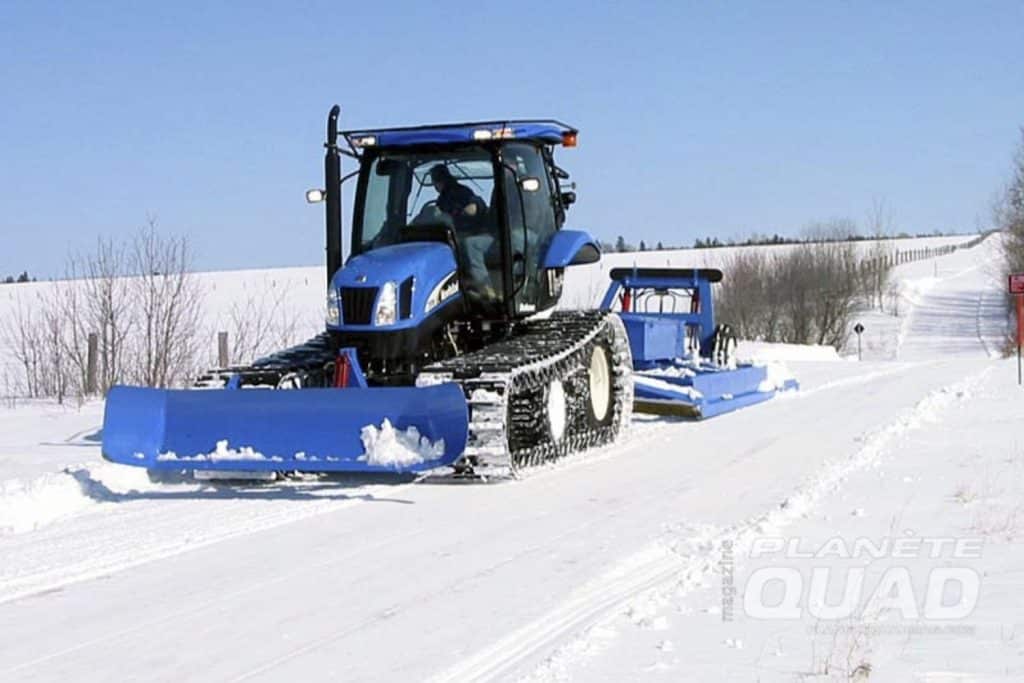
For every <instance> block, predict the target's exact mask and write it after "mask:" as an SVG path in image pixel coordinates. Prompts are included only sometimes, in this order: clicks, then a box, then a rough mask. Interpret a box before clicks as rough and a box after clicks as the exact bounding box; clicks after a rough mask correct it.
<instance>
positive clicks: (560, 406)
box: [546, 379, 569, 443]
mask: <svg viewBox="0 0 1024 683" xmlns="http://www.w3.org/2000/svg"><path fill="white" fill-rule="evenodd" d="M547 394H548V398H547V406H546V407H547V416H548V430H549V431H550V433H551V440H552V441H554V442H555V443H558V442H559V441H561V440H562V437H564V436H565V428H566V426H567V425H568V422H569V405H568V403H567V402H566V397H565V387H564V386H563V385H562V382H561V381H559V380H557V379H556V380H552V382H551V384H550V385H549V386H548V391H547Z"/></svg>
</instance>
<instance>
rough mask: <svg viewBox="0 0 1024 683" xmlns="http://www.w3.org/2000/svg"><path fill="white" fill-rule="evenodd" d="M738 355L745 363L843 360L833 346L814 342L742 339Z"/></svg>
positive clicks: (737, 350)
mask: <svg viewBox="0 0 1024 683" xmlns="http://www.w3.org/2000/svg"><path fill="white" fill-rule="evenodd" d="M736 357H737V358H738V359H739V360H740V361H741V362H744V363H758V364H762V363H770V362H773V361H837V360H842V358H840V356H839V354H838V353H837V352H836V350H835V349H834V348H833V347H831V346H816V345H813V344H777V343H772V342H761V341H746V340H744V341H741V342H740V343H739V345H738V347H737V349H736Z"/></svg>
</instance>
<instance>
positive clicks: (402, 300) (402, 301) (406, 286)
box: [398, 277, 414, 320]
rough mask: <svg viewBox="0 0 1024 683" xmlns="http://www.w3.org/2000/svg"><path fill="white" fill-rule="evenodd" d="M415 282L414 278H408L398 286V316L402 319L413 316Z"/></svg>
mask: <svg viewBox="0 0 1024 683" xmlns="http://www.w3.org/2000/svg"><path fill="white" fill-rule="evenodd" d="M413 282H414V280H413V278H411V277H409V278H406V279H405V282H403V283H402V286H401V287H399V288H398V317H399V318H401V319H402V320H406V319H407V318H410V317H412V288H413Z"/></svg>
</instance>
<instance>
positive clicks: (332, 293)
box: [326, 287, 341, 327]
mask: <svg viewBox="0 0 1024 683" xmlns="http://www.w3.org/2000/svg"><path fill="white" fill-rule="evenodd" d="M326 320H327V324H328V325H333V326H335V327H337V326H338V325H340V324H341V300H340V299H339V298H338V290H336V289H335V288H334V287H328V288H327V316H326Z"/></svg>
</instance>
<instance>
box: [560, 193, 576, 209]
mask: <svg viewBox="0 0 1024 683" xmlns="http://www.w3.org/2000/svg"><path fill="white" fill-rule="evenodd" d="M575 203H576V193H575V192H563V193H562V204H563V205H564V206H572V205H573V204H575Z"/></svg>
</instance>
